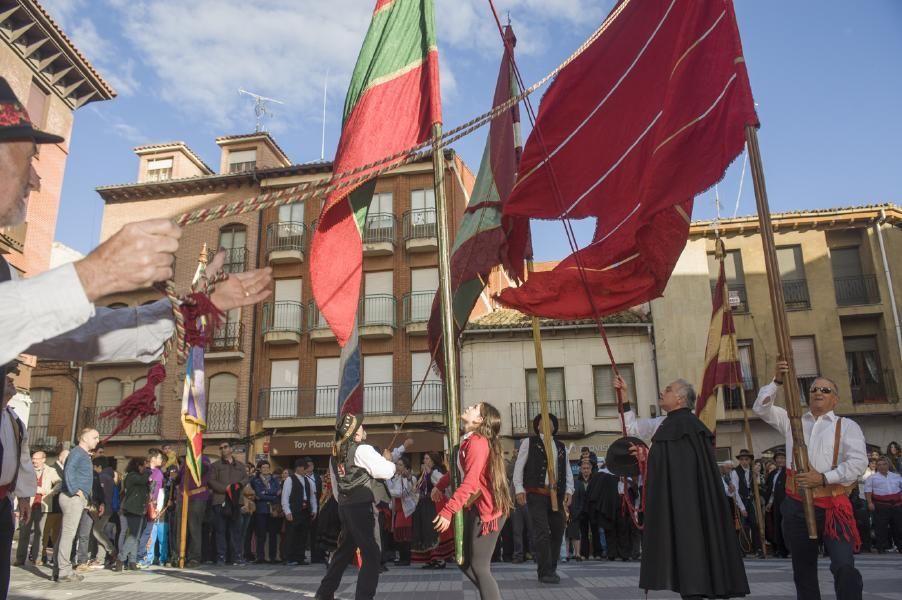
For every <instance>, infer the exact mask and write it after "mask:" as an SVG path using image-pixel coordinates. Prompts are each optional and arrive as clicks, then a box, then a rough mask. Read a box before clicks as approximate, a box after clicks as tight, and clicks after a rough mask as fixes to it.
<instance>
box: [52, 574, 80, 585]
mask: <svg viewBox="0 0 902 600" xmlns="http://www.w3.org/2000/svg"><path fill="white" fill-rule="evenodd" d="M84 579H85V576H84V575H79V574H78V573H72V574H71V575H67V576H66V577H59V578H57V580H56V582H57V583H78V582H79V581H84Z"/></svg>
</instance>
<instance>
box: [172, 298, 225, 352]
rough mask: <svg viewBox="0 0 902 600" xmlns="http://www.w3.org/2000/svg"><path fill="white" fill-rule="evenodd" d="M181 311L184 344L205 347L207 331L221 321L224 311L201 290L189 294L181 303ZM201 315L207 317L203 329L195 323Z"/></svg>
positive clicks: (207, 337)
mask: <svg viewBox="0 0 902 600" xmlns="http://www.w3.org/2000/svg"><path fill="white" fill-rule="evenodd" d="M181 311H182V315H183V316H184V317H185V345H186V346H188V347H190V346H202V347H204V348H206V347H207V344H208V343H209V341H210V339H211V338H210V336H209V335H208V333H207V332H209V331H213V330H215V329H216V327H218V326H219V325H220V323H222V320H223V319H224V318H225V313H224V312H222V311H221V310H219V309H218V308H217V307H216V305H215V304H213V301H212V300H210V296H208V295H207V294H204V293H201V292H194V293H192V294H189V295H188V298H187V299H186V300H185V302H183V303H182V306H181ZM201 317H206V318H207V325H206V327H205V329H203V330H201V329H200V327H199V326H198V324H197V321H198V319H200V318H201Z"/></svg>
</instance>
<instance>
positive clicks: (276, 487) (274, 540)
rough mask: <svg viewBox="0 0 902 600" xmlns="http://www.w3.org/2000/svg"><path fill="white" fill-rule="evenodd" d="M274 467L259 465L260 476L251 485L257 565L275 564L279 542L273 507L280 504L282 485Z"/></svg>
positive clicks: (261, 463)
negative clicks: (252, 489) (274, 471)
mask: <svg viewBox="0 0 902 600" xmlns="http://www.w3.org/2000/svg"><path fill="white" fill-rule="evenodd" d="M271 471H272V467H271V466H270V464H269V463H268V462H266V461H260V462H258V463H257V472H258V475H257V476H256V477H254V479H253V481H251V484H252V485H253V488H254V500H255V501H256V504H257V506H256V510H255V511H254V532H255V535H256V538H257V556H256V558H257V563H258V564H263V563H274V562H276V554H277V548H278V542H279V539H278V538H279V532H278V530H277V529H275V526H276V524H277V521H276V520H275V519H273V518H272V513H273V507H274V506H276V505H278V503H279V495H280V492H281V485H280V484H279V480H278V479H276V478H275V477H273V475H272V472H271ZM267 538H268V539H269V559H267V558H266V552H265V550H266V541H267Z"/></svg>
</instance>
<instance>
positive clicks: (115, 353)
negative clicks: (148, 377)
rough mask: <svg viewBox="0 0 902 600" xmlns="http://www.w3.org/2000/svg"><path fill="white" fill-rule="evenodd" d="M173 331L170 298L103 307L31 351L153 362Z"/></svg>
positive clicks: (45, 355) (64, 357) (67, 357)
mask: <svg viewBox="0 0 902 600" xmlns="http://www.w3.org/2000/svg"><path fill="white" fill-rule="evenodd" d="M174 331H175V325H174V321H173V317H172V305H171V304H170V302H169V300H167V299H162V300H158V301H156V302H154V303H153V304H148V305H146V306H139V307H137V308H117V309H112V308H102V307H101V308H97V309H96V314H95V315H94V317H93V318H91V319H90V320H89V321H88V322H87V323H85V324H83V325H81V326H80V327H76V328H75V329H72V330H71V331H68V332H66V333H63V334H62V335H58V336H56V337H54V338H53V339H49V340H46V341H43V342H41V343H38V344H35V345H33V346H31V347H30V348H29V349H28V353H29V354H35V355H37V356H39V357H41V358H50V359H57V360H84V361H108V360H138V361H141V362H151V361H153V360H155V359H157V358H159V357H160V355H161V354H162V352H163V346H164V344H165V343H166V340H168V339H169V338H170V337H172V334H173V332H174Z"/></svg>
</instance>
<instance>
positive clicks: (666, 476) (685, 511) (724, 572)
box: [639, 408, 749, 598]
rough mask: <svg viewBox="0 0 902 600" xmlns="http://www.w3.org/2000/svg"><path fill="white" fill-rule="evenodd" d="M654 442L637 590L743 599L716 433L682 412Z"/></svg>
mask: <svg viewBox="0 0 902 600" xmlns="http://www.w3.org/2000/svg"><path fill="white" fill-rule="evenodd" d="M652 442H653V443H652V446H651V450H650V451H649V454H648V481H647V485H648V491H647V496H646V505H645V527H644V530H643V535H642V568H641V571H640V573H639V587H640V588H642V589H644V590H672V591H674V592H677V593H679V594H681V595H683V596H695V595H698V596H705V597H708V598H731V597H737V596H745V595H747V594H748V593H749V583H748V579H747V578H746V575H745V567H744V565H743V562H742V556H741V555H740V551H739V542H738V540H737V538H736V532H735V530H734V528H733V519H732V517H731V515H730V509H729V506H728V504H727V497H726V494H724V490H723V480H722V479H721V477H720V471H719V469H718V467H717V461H716V460H715V457H714V436H713V434H712V433H711V432H710V431H709V430H708V428H707V427H705V425H704V423H702V422H701V421H700V420H699V419H698V417H696V416H695V415H694V414H692V412H691V411H690V410H689V409H685V408H684V409H679V410H675V411H672V412H670V413H669V414H668V415H667V418H666V419H665V420H664V422H663V423H661V426H660V427H659V428H658V430H657V432H656V433H655V435H654V437H652Z"/></svg>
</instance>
